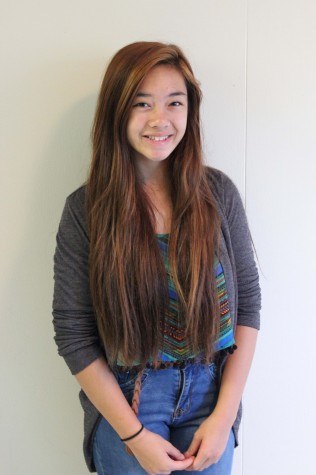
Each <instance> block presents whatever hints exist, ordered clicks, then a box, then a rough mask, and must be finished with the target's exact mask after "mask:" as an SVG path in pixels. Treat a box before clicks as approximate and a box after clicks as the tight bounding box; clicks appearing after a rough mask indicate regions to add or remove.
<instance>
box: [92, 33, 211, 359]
mask: <svg viewBox="0 0 316 475" xmlns="http://www.w3.org/2000/svg"><path fill="white" fill-rule="evenodd" d="M161 64H167V65H172V66H174V67H175V68H176V69H177V70H178V71H179V72H180V73H181V74H182V75H183V78H184V81H185V84H186V88H187V94H188V120H187V128H186V132H185V135H184V137H183V138H182V140H181V142H180V143H179V144H178V146H177V147H176V148H175V150H174V151H173V152H172V154H171V155H170V156H169V157H168V158H167V159H166V160H168V170H169V174H170V181H171V190H172V196H171V198H172V206H173V210H172V225H171V233H170V236H169V261H170V269H171V275H172V278H173V280H174V283H175V286H176V290H177V292H178V296H179V309H180V314H181V315H182V316H183V318H184V319H185V321H186V324H187V334H188V336H189V338H190V341H191V344H192V348H193V350H195V351H196V352H199V351H204V352H205V354H206V357H207V358H208V359H210V358H211V357H212V356H213V347H214V341H215V339H216V338H217V336H218V329H219V306H218V299H217V297H216V285H215V276H214V258H215V252H216V249H217V246H218V239H219V229H220V223H219V218H218V213H217V211H216V204H215V200H214V197H213V195H212V191H211V189H210V186H209V183H208V181H207V177H206V169H205V166H204V164H203V158H202V148H201V135H200V102H201V90H200V87H199V85H198V82H197V81H196V79H195V77H194V75H193V72H192V69H191V66H190V64H189V62H188V60H187V59H186V57H185V56H184V54H183V52H182V51H181V49H180V48H178V47H177V46H175V45H170V44H163V43H158V42H137V43H133V44H130V45H127V46H125V47H124V48H122V49H121V50H119V51H118V53H116V55H115V56H114V57H113V58H112V60H111V62H110V63H109V65H108V68H107V70H106V72H105V76H104V79H103V82H102V86H101V90H100V94H99V99H98V104H97V109H96V114H95V120H94V124H93V130H92V146H93V156H92V163H91V169H90V175H89V178H88V182H87V212H88V226H89V236H90V246H91V249H90V286H91V295H92V301H93V305H94V309H95V314H96V320H97V324H98V330H99V334H100V337H101V339H102V342H103V344H104V348H105V351H106V355H107V360H108V363H109V364H110V365H111V366H112V365H114V364H115V363H116V361H117V359H118V358H119V359H120V360H121V361H123V362H124V363H125V365H126V366H129V365H132V364H133V362H135V361H137V362H139V363H140V364H141V365H144V364H145V363H146V361H148V360H149V359H152V360H153V361H154V362H155V361H157V355H158V350H159V348H160V347H161V344H162V329H163V324H164V323H163V322H164V315H165V312H166V309H167V306H168V289H167V276H166V271H165V267H164V263H163V258H162V255H161V252H160V249H159V244H158V240H157V236H156V235H155V222H154V215H153V207H152V204H151V203H150V201H149V198H148V196H147V195H146V193H145V192H144V190H143V187H142V184H141V183H140V180H139V178H138V176H137V173H136V168H135V163H134V161H133V153H132V149H131V146H130V144H129V143H128V139H127V123H128V119H129V115H130V112H131V109H132V105H133V101H134V99H135V97H136V94H137V92H138V90H139V87H140V84H141V82H142V81H143V80H144V78H145V77H146V75H147V74H148V73H149V71H151V70H152V69H153V68H154V67H155V66H158V65H161Z"/></svg>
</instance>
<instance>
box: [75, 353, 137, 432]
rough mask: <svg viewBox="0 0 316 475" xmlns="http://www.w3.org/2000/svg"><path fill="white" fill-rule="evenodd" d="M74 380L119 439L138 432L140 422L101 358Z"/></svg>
mask: <svg viewBox="0 0 316 475" xmlns="http://www.w3.org/2000/svg"><path fill="white" fill-rule="evenodd" d="M76 379H77V381H78V382H79V384H80V386H81V387H82V389H83V391H84V392H85V394H86V395H87V396H88V398H89V399H90V401H91V402H92V404H93V405H94V406H95V407H96V408H97V409H98V411H99V412H100V413H101V414H102V416H103V417H104V418H105V419H106V420H107V421H108V422H109V423H110V424H111V426H112V427H113V428H114V430H115V431H116V432H117V433H118V435H119V437H121V438H125V437H129V436H130V435H133V434H135V433H136V432H137V431H138V430H139V428H140V422H139V420H138V419H137V417H136V415H135V414H134V412H133V411H132V409H131V407H130V406H129V404H128V402H127V400H126V399H125V397H124V395H123V393H122V391H121V389H120V387H119V385H118V383H117V381H116V379H115V377H114V375H113V373H112V372H111V370H110V369H109V367H108V365H107V363H106V362H105V360H104V359H103V358H99V359H97V360H95V361H94V362H93V363H91V364H90V365H89V366H87V367H86V368H85V369H84V370H83V371H81V372H80V373H77V374H76Z"/></svg>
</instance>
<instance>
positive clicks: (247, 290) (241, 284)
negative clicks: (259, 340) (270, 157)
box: [208, 169, 261, 330]
mask: <svg viewBox="0 0 316 475" xmlns="http://www.w3.org/2000/svg"><path fill="white" fill-rule="evenodd" d="M208 175H209V177H211V180H212V185H213V189H214V188H215V189H214V191H215V197H216V199H217V200H218V201H219V208H220V214H221V219H222V231H223V234H224V236H225V240H226V245H227V248H228V249H229V254H230V259H231V264H232V267H233V269H234V274H235V276H234V277H235V278H234V280H235V287H236V289H235V290H236V294H237V325H244V326H249V327H253V328H256V329H258V330H259V328H260V309H261V290H260V285H259V274H258V269H257V266H256V262H255V258H254V247H253V243H252V239H251V235H250V231H249V227H248V222H247V217H246V213H245V209H244V206H243V203H242V200H241V197H240V194H239V191H238V190H237V187H236V186H235V184H234V183H233V182H232V180H231V179H230V178H229V177H228V176H227V175H225V174H224V173H223V172H221V171H219V170H215V169H209V170H208Z"/></svg>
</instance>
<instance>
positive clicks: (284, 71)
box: [0, 0, 316, 475]
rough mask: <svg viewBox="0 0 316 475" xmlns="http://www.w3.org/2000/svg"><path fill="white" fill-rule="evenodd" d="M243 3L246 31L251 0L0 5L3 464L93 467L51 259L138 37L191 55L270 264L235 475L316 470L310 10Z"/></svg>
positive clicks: (220, 150)
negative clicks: (59, 327) (109, 77)
mask: <svg viewBox="0 0 316 475" xmlns="http://www.w3.org/2000/svg"><path fill="white" fill-rule="evenodd" d="M248 3H249V7H248V10H249V12H248V14H249V15H248V16H249V18H248V22H249V33H248V32H247V22H246V19H247V2H246V0H238V1H237V0H221V1H220V0H199V1H196V0H194V1H191V0H173V1H169V0H168V1H167V0H162V1H160V2H155V3H150V2H148V1H143V0H139V1H137V0H136V1H134V2H130V1H129V0H122V1H117V2H116V1H106V0H102V1H101V0H96V1H94V2H88V1H83V0H76V1H75V0H68V1H67V2H62V1H61V0H55V1H54V2H49V1H42V2H38V1H35V0H29V1H28V2H20V1H17V0H11V1H10V2H9V1H6V2H5V1H3V2H2V5H1V14H0V18H1V20H0V21H1V27H0V35H1V40H0V48H1V65H2V68H1V69H2V72H1V75H0V83H1V85H0V94H1V98H0V101H1V119H0V120H1V143H0V153H1V178H0V179H1V187H0V193H1V223H2V229H1V275H0V279H1V281H0V282H1V331H0V348H1V353H2V354H1V358H0V361H1V363H0V365H1V391H0V399H1V402H0V412H1V413H0V420H1V424H0V441H1V443H0V475H43V474H45V475H72V474H74V473H75V474H76V475H84V474H87V470H86V468H85V465H84V462H83V457H82V454H81V441H82V414H81V409H80V406H79V401H78V399H77V393H78V387H77V384H76V383H75V381H74V380H73V378H72V377H71V376H70V373H69V371H68V369H67V368H66V366H65V364H64V363H63V361H62V360H61V359H60V358H59V357H58V356H57V353H56V347H55V345H54V343H53V330H52V325H51V318H52V317H51V298H52V285H53V284H52V255H53V251H54V246H55V234H56V230H57V226H58V221H59V218H60V213H61V210H62V207H63V203H64V200H65V197H66V195H67V194H69V193H70V192H71V191H72V190H73V189H75V188H76V187H77V186H79V185H80V184H81V183H82V181H83V180H84V178H85V176H86V171H87V167H88V163H89V155H90V145H89V132H90V125H91V121H92V117H93V112H94V107H95V101H96V94H97V91H98V88H99V86H100V81H101V78H102V74H103V71H104V68H105V63H106V61H107V60H108V59H109V57H110V56H111V55H112V54H113V53H114V52H115V51H116V50H117V49H118V48H119V47H121V46H123V45H124V44H126V43H129V42H132V41H136V40H139V39H148V40H149V39H154V40H162V41H170V42H176V43H178V44H179V45H181V46H182V47H183V49H184V50H185V51H186V52H187V54H188V56H189V58H190V59H191V61H192V64H193V66H194V69H195V72H196V75H197V77H198V78H199V79H200V81H201V84H202V88H203V91H204V105H203V124H204V125H203V130H204V136H205V145H206V152H207V159H208V162H209V163H212V164H214V165H215V166H217V167H219V168H221V169H223V170H224V171H226V172H227V173H228V174H229V175H230V176H231V177H232V178H233V179H234V180H235V182H236V183H237V185H238V187H239V188H240V190H241V192H242V195H243V196H246V198H247V209H248V212H249V218H250V222H251V227H252V231H253V236H254V240H255V242H256V247H257V251H258V254H259V258H260V262H261V265H262V268H263V270H264V273H265V279H264V280H263V287H264V294H265V301H266V303H265V309H264V313H263V317H264V324H263V331H262V334H261V338H260V343H259V351H258V353H257V357H256V362H255V371H253V373H252V375H251V378H250V381H249V385H248V389H247V392H246V397H245V402H246V404H245V406H246V408H245V422H244V425H243V440H242V445H241V448H240V449H238V450H237V451H236V460H235V466H234V475H241V474H243V475H253V474H254V473H256V474H260V475H261V474H262V475H267V474H269V475H280V474H281V475H283V474H284V475H285V474H286V475H292V474H293V475H300V474H301V473H304V475H311V474H312V473H313V471H312V458H311V457H312V456H311V455H309V454H310V453H312V452H311V451H306V452H305V450H306V449H307V448H309V447H310V445H309V443H310V442H311V440H312V432H311V431H312V429H313V428H314V427H315V416H314V414H312V413H311V412H310V411H309V407H312V402H313V401H315V386H313V385H312V382H311V381H312V378H311V374H315V366H314V367H313V368H312V367H310V368H306V367H305V364H304V361H305V358H306V355H307V356H308V360H309V361H310V365H312V364H314V363H312V362H313V361H315V350H314V347H313V341H309V340H307V339H306V336H307V335H314V334H315V326H314V327H312V325H315V323H314V322H313V321H312V316H315V309H314V307H313V305H312V302H311V301H310V299H309V297H310V295H312V288H311V285H312V284H311V282H312V281H313V278H314V275H313V274H312V266H311V265H310V264H309V263H310V259H311V257H312V254H311V253H310V248H312V241H311V240H312V237H311V236H312V235H313V231H315V225H314V223H313V221H314V220H313V219H312V216H313V209H312V203H315V188H316V187H315V168H314V169H312V168H313V167H315V165H314V163H315V156H316V151H315V148H316V147H315V132H313V131H315V115H314V109H315V87H314V84H315V79H316V78H315V64H313V61H314V58H315V56H316V55H315V6H314V2H313V1H309V2H308V1H304V0H303V1H300V2H298V1H295V2H294V1H290V2H289V1H285V0H284V1H281V0H280V1H279V2H272V1H268V2H265V3H264V4H262V2H259V1H252V0H249V2H248ZM275 3H277V6H276V5H275ZM247 34H249V37H248V66H247V61H246V58H247ZM247 71H248V82H247V80H246V72H247ZM246 86H247V91H248V92H247V97H246ZM247 98H248V100H247ZM247 102H248V105H247ZM312 104H314V108H313V106H312ZM246 106H247V107H246ZM246 112H247V114H248V119H247V116H246ZM246 124H248V126H247V129H246ZM271 172H273V174H271ZM293 216H295V219H293ZM284 237H286V241H284ZM272 239H273V240H272ZM313 257H314V263H315V254H314V255H313ZM284 271H285V272H284ZM298 315H299V320H298V318H297V317H298ZM274 316H276V318H274ZM299 322H300V324H299ZM313 330H314V332H313ZM281 331H283V337H281V336H280V337H279V335H281ZM297 337H299V341H297ZM304 337H305V338H304ZM276 348H277V349H279V350H278V351H277V353H276V356H275V359H272V356H271V353H272V350H275V349H276ZM312 352H313V354H312ZM312 369H314V372H313V373H312V372H311V371H312ZM306 381H308V382H309V385H308V384H307V382H306ZM270 395H271V396H270ZM272 396H273V397H272ZM293 408H294V411H293ZM291 411H293V415H292V417H291V419H290V420H289V418H288V413H289V412H291ZM313 418H314V419H313ZM312 420H313V422H311V421H312ZM259 428H260V430H259ZM288 448H290V454H291V455H290V456H287V458H285V455H286V454H288V453H289V452H288V451H287V450H288ZM293 454H294V455H293ZM279 455H281V457H280V456H279ZM284 459H285V460H284ZM302 464H304V465H302ZM302 467H303V468H302Z"/></svg>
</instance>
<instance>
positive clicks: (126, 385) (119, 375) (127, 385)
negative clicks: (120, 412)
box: [114, 369, 148, 397]
mask: <svg viewBox="0 0 316 475" xmlns="http://www.w3.org/2000/svg"><path fill="white" fill-rule="evenodd" d="M114 375H115V377H116V380H117V382H118V384H119V386H120V388H121V390H122V392H123V393H124V394H125V396H126V397H128V396H129V395H132V394H133V392H134V387H135V382H136V379H137V378H138V375H139V372H138V371H134V370H131V371H122V372H120V371H118V372H116V373H114ZM147 376H148V371H147V370H146V369H145V370H144V371H143V372H142V376H141V385H143V384H144V383H145V381H146V379H147Z"/></svg>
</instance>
